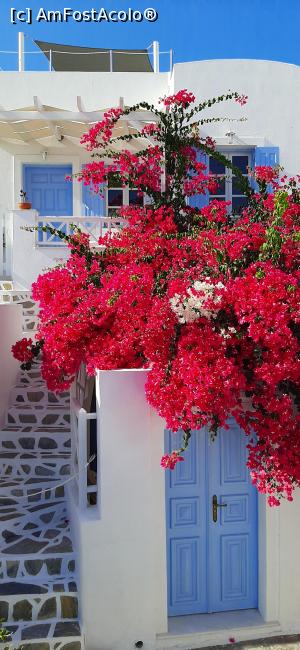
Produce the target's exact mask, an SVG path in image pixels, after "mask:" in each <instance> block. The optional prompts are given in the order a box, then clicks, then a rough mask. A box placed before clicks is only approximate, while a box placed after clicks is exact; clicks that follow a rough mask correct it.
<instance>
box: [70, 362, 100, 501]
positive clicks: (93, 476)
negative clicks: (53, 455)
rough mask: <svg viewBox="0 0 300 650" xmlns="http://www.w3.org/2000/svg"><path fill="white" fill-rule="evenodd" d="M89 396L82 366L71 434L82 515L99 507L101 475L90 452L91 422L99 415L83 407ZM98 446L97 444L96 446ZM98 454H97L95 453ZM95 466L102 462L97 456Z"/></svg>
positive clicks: (73, 400) (74, 396)
mask: <svg viewBox="0 0 300 650" xmlns="http://www.w3.org/2000/svg"><path fill="white" fill-rule="evenodd" d="M87 394H88V382H87V375H86V371H85V367H84V366H83V365H82V366H81V368H80V370H79V372H78V373H77V376H76V379H75V381H74V384H73V386H72V391H71V404H70V407H71V432H72V449H73V467H74V473H75V477H76V478H75V481H76V499H77V505H78V508H79V510H80V511H81V512H86V510H87V509H88V508H92V507H93V506H95V505H97V504H98V499H99V494H98V482H99V478H98V475H99V471H97V472H94V471H92V470H91V468H90V465H91V462H92V460H91V459H92V452H91V448H90V422H91V421H92V420H94V421H96V422H97V414H96V413H95V412H93V413H89V412H88V411H87V410H86V409H85V408H84V406H83V403H84V402H85V399H86V398H87ZM96 446H97V444H96ZM94 453H95V451H94ZM96 463H97V468H99V460H98V458H97V452H96Z"/></svg>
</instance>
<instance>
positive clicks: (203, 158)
mask: <svg viewBox="0 0 300 650" xmlns="http://www.w3.org/2000/svg"><path fill="white" fill-rule="evenodd" d="M197 162H201V163H204V165H206V167H207V170H208V155H207V154H206V153H203V151H197ZM208 203H209V194H208V192H205V194H194V196H189V198H188V204H189V205H190V206H191V208H199V209H201V208H204V206H205V205H208Z"/></svg>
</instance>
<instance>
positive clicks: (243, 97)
mask: <svg viewBox="0 0 300 650" xmlns="http://www.w3.org/2000/svg"><path fill="white" fill-rule="evenodd" d="M235 101H236V103H237V104H240V105H241V106H244V105H245V104H247V101H248V95H237V97H236V98H235Z"/></svg>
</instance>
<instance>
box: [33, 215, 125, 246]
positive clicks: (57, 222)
mask: <svg viewBox="0 0 300 650" xmlns="http://www.w3.org/2000/svg"><path fill="white" fill-rule="evenodd" d="M126 223H127V222H126V221H125V219H122V218H120V217H83V216H80V217H58V216H49V217H41V216H40V215H37V216H36V226H37V227H38V230H37V231H36V246H66V242H65V240H64V239H60V238H59V236H58V235H55V234H51V233H50V232H49V231H43V230H41V228H43V227H45V226H49V227H50V228H54V229H56V230H60V231H61V232H63V233H64V234H65V235H68V236H70V235H72V234H74V226H77V227H78V228H80V230H81V231H82V232H84V233H86V234H87V235H89V237H90V242H91V244H92V246H94V247H96V248H97V247H99V244H98V241H99V238H100V237H103V236H104V235H106V234H107V233H110V234H111V235H114V234H116V233H118V232H120V231H121V230H122V229H123V228H124V226H126Z"/></svg>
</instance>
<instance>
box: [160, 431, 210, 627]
mask: <svg viewBox="0 0 300 650" xmlns="http://www.w3.org/2000/svg"><path fill="white" fill-rule="evenodd" d="M165 438H166V449H167V450H168V453H169V452H170V451H172V450H173V449H178V448H179V447H180V445H181V438H182V434H181V432H179V433H177V434H174V433H172V432H170V431H166V433H165ZM190 443H191V444H190V445H189V449H188V450H187V453H186V455H185V461H184V462H183V463H178V464H177V466H176V468H175V469H174V471H167V472H166V483H167V494H168V498H167V502H166V509H167V545H168V553H167V555H168V593H169V613H170V616H176V615H178V614H194V613H198V612H202V611H203V612H204V611H206V608H207V584H206V580H207V572H206V544H207V540H206V504H205V500H204V499H202V498H201V495H202V494H203V492H204V489H205V482H206V478H205V471H206V470H205V467H206V463H205V435H204V432H200V431H195V432H193V435H192V438H191V441H190Z"/></svg>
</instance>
